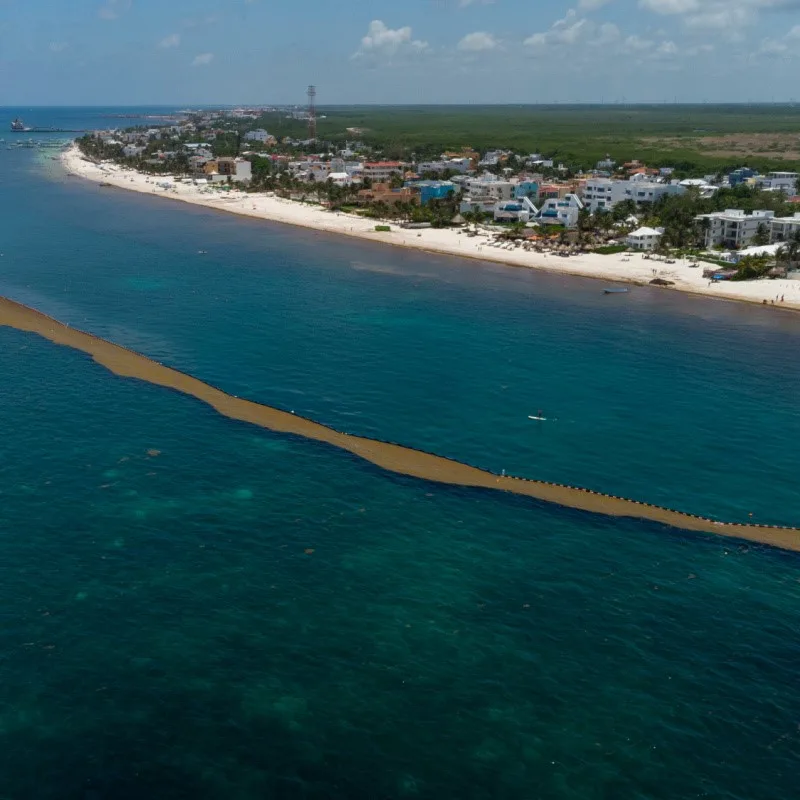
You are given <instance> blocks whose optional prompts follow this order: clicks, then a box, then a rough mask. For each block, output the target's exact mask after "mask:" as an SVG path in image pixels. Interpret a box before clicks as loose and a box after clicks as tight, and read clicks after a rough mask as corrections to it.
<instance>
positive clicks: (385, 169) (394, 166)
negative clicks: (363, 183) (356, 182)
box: [364, 161, 408, 182]
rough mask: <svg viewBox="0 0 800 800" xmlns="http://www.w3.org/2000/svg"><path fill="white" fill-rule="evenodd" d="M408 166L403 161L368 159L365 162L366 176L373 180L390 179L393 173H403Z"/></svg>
mask: <svg viewBox="0 0 800 800" xmlns="http://www.w3.org/2000/svg"><path fill="white" fill-rule="evenodd" d="M407 166H408V164H404V163H403V162H401V161H367V162H365V164H364V177H365V178H369V179H370V180H371V181H378V182H382V181H388V180H391V179H392V176H393V175H402V174H403V171H404V170H405V169H406V167H407Z"/></svg>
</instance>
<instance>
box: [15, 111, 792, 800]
mask: <svg viewBox="0 0 800 800" xmlns="http://www.w3.org/2000/svg"><path fill="white" fill-rule="evenodd" d="M0 112H2V113H0V122H2V124H3V125H5V122H4V115H7V116H9V117H10V118H11V117H13V116H16V115H22V111H21V110H10V111H9V110H0ZM103 113H126V110H122V111H120V110H111V111H108V110H96V109H95V110H91V109H89V110H87V109H77V110H76V109H72V110H63V111H60V110H57V109H55V110H54V109H49V110H39V111H38V114H39V117H40V118H36V117H37V112H36V110H25V111H24V117H25V120H26V123H28V124H37V125H53V126H59V127H72V124H69V123H67V122H66V120H70V121H72V120H74V121H76V122H75V125H76V127H90V126H100V127H106V126H110V125H113V124H115V122H114V121H109V120H107V119H103V120H102V121H99V122H98V121H97V120H95V122H94V123H93V125H90V123H91V119H92V116H91V115H92V114H99V115H100V116H101V117H102V116H103ZM131 113H135V112H131ZM140 113H151V110H141V111H140ZM81 120H82V122H80V123H79V122H78V121H81ZM116 124H118V122H117V123H116ZM0 138H5V139H6V142H8V141H9V139H10V136H9V135H6V134H2V133H0ZM52 156H53V153H52V152H50V151H36V150H21V149H14V150H6V149H5V144H1V143H0V253H2V255H0V294H2V295H6V296H8V297H11V298H13V299H15V300H19V301H21V302H24V303H26V304H29V305H32V306H35V307H36V308H39V309H40V310H42V311H44V312H46V313H48V314H51V315H53V316H55V317H57V318H58V319H60V320H62V321H64V322H67V323H69V324H71V325H75V326H77V327H81V328H83V329H85V330H88V331H91V332H93V333H96V334H98V335H100V336H103V337H106V338H108V339H111V340H113V341H115V342H118V343H120V344H123V345H125V346H127V347H131V348H133V349H135V350H138V351H140V352H142V353H145V354H146V355H148V356H150V357H153V358H156V359H157V360H159V361H163V362H165V363H168V364H170V365H172V366H175V367H177V368H178V369H181V370H183V371H185V372H189V373H191V374H193V375H196V376H197V377H199V378H201V379H203V380H205V381H208V382H209V383H213V384H215V385H217V386H219V387H221V388H223V389H225V390H226V391H228V392H231V393H233V394H237V395H239V396H247V397H250V398H253V399H255V400H258V401H261V402H264V403H267V404H270V405H274V406H278V407H281V408H285V409H287V410H294V411H296V412H297V413H299V414H304V415H306V416H309V417H311V418H313V419H315V420H318V421H320V422H323V423H326V424H329V425H331V426H333V427H336V428H338V429H342V430H346V431H349V432H351V433H358V434H362V435H367V436H375V437H378V438H381V439H389V440H393V441H398V442H400V443H403V444H407V445H410V446H412V447H418V448H421V449H425V450H430V451H433V452H436V453H439V454H442V455H447V456H451V457H454V458H458V459H461V460H464V461H468V462H470V463H474V464H477V465H479V466H483V467H487V468H490V469H494V470H500V469H506V470H507V471H508V472H510V473H516V474H520V475H525V476H528V477H534V478H541V479H545V480H553V481H560V482H567V483H574V484H577V485H581V486H586V487H590V488H594V489H598V490H602V491H605V492H610V493H613V494H621V495H626V496H629V497H632V498H635V499H641V500H647V501H650V502H655V503H659V504H662V505H667V506H671V507H675V508H679V509H683V510H687V511H692V512H695V513H701V514H705V515H711V516H718V517H720V518H724V519H731V520H748V519H750V518H751V517H750V516H749V515H750V514H752V515H753V517H752V519H754V520H756V521H761V522H774V523H782V524H795V525H796V524H799V523H800V492H799V491H798V476H799V475H800V457H799V456H798V451H797V443H798V441H800V365H799V364H798V353H800V316H797V315H793V314H791V313H787V312H783V311H779V310H776V309H772V308H769V309H763V308H760V307H757V306H754V307H750V306H745V305H740V304H735V303H724V302H714V301H709V300H703V299H699V298H692V297H685V296H680V295H677V294H674V293H667V292H664V291H661V290H658V289H650V288H637V289H635V290H633V291H632V292H631V293H630V294H629V295H626V296H616V297H615V296H605V295H603V293H602V288H603V284H601V283H597V282H594V281H590V280H582V279H576V278H565V277H559V276H554V275H546V274H542V273H528V272H525V271H522V270H518V269H512V268H504V267H500V266H497V265H488V264H486V265H482V264H479V263H476V262H464V261H460V260H458V259H448V258H444V257H436V256H431V255H428V254H417V253H407V252H403V251H401V250H395V249H391V248H386V247H382V246H380V245H369V244H367V243H362V242H355V241H351V240H349V239H346V238H337V237H332V236H328V235H322V234H315V233H313V232H310V231H306V230H301V229H294V228H291V227H286V226H279V225H274V224H267V223H259V222H255V221H251V220H243V219H239V218H236V217H234V216H228V215H224V214H220V213H214V212H210V211H206V210H203V209H197V208H192V207H189V206H185V205H182V204H178V203H170V202H167V201H165V200H160V199H156V198H150V197H147V196H142V195H135V194H132V193H131V194H129V193H125V192H123V191H118V190H114V189H108V188H100V187H98V186H96V185H94V184H91V183H87V182H83V181H81V180H79V179H76V178H68V177H66V176H64V174H63V173H62V172H61V170H60V167H59V165H58V164H57V162H55V161H52V160H50V159H51V158H52ZM199 251H207V252H206V253H205V254H200V253H199ZM0 381H2V384H1V385H2V392H0V421H2V444H1V445H0V455H1V456H2V457H0V542H2V548H3V549H2V555H3V558H2V561H0V614H2V623H3V624H2V625H1V626H0V777H2V781H0V797H3V798H5V797H8V798H10V799H11V800H28V798H31V799H32V800H62V799H63V800H73V798H74V799H75V800H89V799H91V800H100V799H102V800H117V799H121V800H129V799H131V800H132V799H133V798H136V799H137V800H138V798H156V799H157V800H160V799H161V798H187V799H188V798H192V800H197V799H200V798H202V799H203V800H205V798H209V799H211V800H217V799H218V798H219V800H223V799H224V800H229V799H230V800H251V799H252V800H256V799H258V800H261V798H278V799H279V800H283V799H284V798H286V799H287V800H289V799H291V800H295V798H297V799H298V800H299V799H300V798H303V799H306V798H308V799H309V800H318V799H319V800H322V799H323V798H341V799H342V800H344V799H345V798H348V799H350V798H352V799H353V800H361V799H362V798H363V800H373V799H376V800H382V799H383V798H386V799H387V800H388V799H392V800H393V799H394V798H424V799H426V800H427V799H428V798H430V799H431V800H433V798H436V799H437V800H440V799H442V798H453V799H454V800H473V799H474V800H483V799H484V798H500V799H502V800H533V799H536V798H542V799H543V800H550V798H553V799H554V800H556V799H557V800H562V799H563V800H629V799H633V800H644V799H645V798H647V799H650V798H659V799H661V798H664V800H667V799H669V800H673V798H695V797H705V798H713V800H718V799H721V800H729V799H730V800H733V799H735V800H767V798H770V799H772V798H774V799H775V800H787V798H792V797H797V796H798V789H797V786H798V774H800V679H798V670H799V669H800V558H799V557H798V556H797V555H795V554H791V553H784V552H781V551H777V550H772V549H769V548H765V547H760V546H755V545H748V544H746V543H741V542H737V541H733V540H723V539H715V538H714V537H711V536H701V535H691V534H686V533H683V532H678V531H674V530H670V529H667V528H664V527H662V526H659V525H655V524H651V523H644V522H638V521H634V520H614V519H610V518H605V517H600V516H594V515H590V514H584V513H579V512H575V511H571V510H565V509H561V508H558V507H555V506H550V505H547V504H543V503H538V502H534V501H531V500H528V499H524V498H519V497H506V496H503V495H495V494H492V493H489V492H483V491H473V490H467V489H459V488H453V487H443V486H438V485H435V484H428V483H425V482H422V481H418V480H413V479H410V478H402V477H398V476H396V475H389V474H386V473H383V472H381V471H380V470H378V469H377V468H375V467H372V466H371V465H369V464H366V463H364V462H361V461H359V460H358V459H355V458H354V457H352V456H350V455H349V454H346V453H342V452H340V451H337V450H334V449H332V448H329V447H327V446H324V445H321V444H319V443H315V442H309V441H304V440H302V439H298V438H294V437H287V436H280V435H277V434H272V433H269V432H266V431H263V430H260V429H256V428H252V427H250V426H247V425H244V424H241V423H236V422H233V421H231V420H229V419H226V418H223V417H220V416H218V415H217V414H215V413H214V412H213V411H211V410H210V409H209V408H208V407H206V406H204V405H202V404H201V403H199V402H197V401H195V400H193V399H191V398H186V397H183V396H180V395H177V394H174V393H171V392H168V391H166V390H162V389H158V388H156V387H153V386H150V385H148V384H144V383H141V382H138V381H132V380H125V379H122V378H118V377H116V376H113V375H112V374H110V373H108V372H107V371H106V370H104V369H103V368H101V367H99V366H97V365H96V364H94V363H93V362H92V361H91V360H90V359H89V358H88V357H86V356H84V355H82V354H80V353H76V352H74V351H71V350H67V349H64V348H59V347H56V346H54V345H52V344H50V343H48V342H46V341H44V340H42V339H40V338H38V337H36V336H32V335H28V334H23V333H20V332H17V331H13V330H9V329H7V328H0ZM539 409H541V410H543V411H544V412H545V415H546V416H547V417H548V418H550V420H551V421H550V422H548V423H546V424H537V423H533V422H531V421H530V420H529V419H528V415H529V414H533V413H535V412H536V411H537V410H539Z"/></svg>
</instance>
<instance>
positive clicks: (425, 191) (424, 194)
mask: <svg viewBox="0 0 800 800" xmlns="http://www.w3.org/2000/svg"><path fill="white" fill-rule="evenodd" d="M405 185H406V186H407V187H408V188H410V189H415V190H416V191H418V192H419V202H420V205H423V206H426V205H428V203H430V201H431V200H447V199H449V198H451V197H454V196H455V195H457V194H458V193H459V192H460V191H461V188H460V187H459V186H458V185H457V184H455V183H453V181H406V183H405Z"/></svg>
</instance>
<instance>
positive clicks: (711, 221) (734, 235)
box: [695, 208, 775, 250]
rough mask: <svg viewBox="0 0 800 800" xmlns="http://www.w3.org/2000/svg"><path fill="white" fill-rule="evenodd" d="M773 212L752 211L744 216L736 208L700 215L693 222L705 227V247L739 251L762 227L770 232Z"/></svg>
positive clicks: (743, 213) (773, 216) (742, 212)
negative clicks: (720, 247)
mask: <svg viewBox="0 0 800 800" xmlns="http://www.w3.org/2000/svg"><path fill="white" fill-rule="evenodd" d="M774 218H775V212H774V211H753V213H752V214H746V213H745V212H744V211H742V210H741V209H738V208H729V209H727V210H726V211H717V212H715V213H713V214H700V215H699V216H697V217H695V220H696V221H697V222H698V223H699V224H701V225H703V226H705V245H706V247H719V246H722V247H728V248H731V249H736V250H739V249H741V248H742V247H745V246H746V245H748V244H750V242H751V241H752V240H753V238H754V237H755V235H756V234H757V233H758V229H759V228H760V227H761V226H762V225H763V226H764V227H765V228H766V229H767V231H768V232H769V231H771V228H772V220H773V219H774Z"/></svg>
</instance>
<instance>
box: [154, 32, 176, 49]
mask: <svg viewBox="0 0 800 800" xmlns="http://www.w3.org/2000/svg"><path fill="white" fill-rule="evenodd" d="M180 44H181V35H180V34H179V33H171V34H170V35H169V36H165V37H164V38H163V39H162V40H161V41H160V42H159V43H158V46H159V47H163V48H164V49H168V48H170V47H180Z"/></svg>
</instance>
